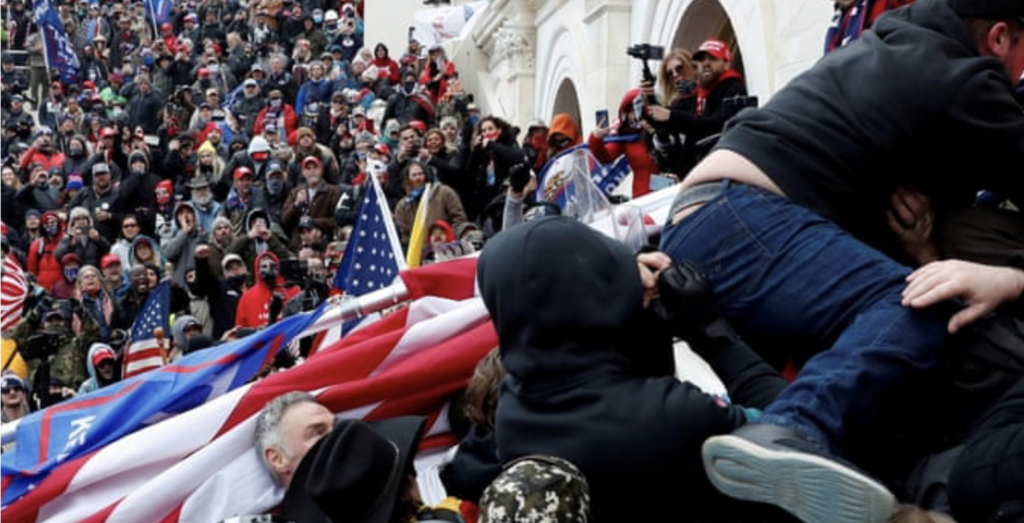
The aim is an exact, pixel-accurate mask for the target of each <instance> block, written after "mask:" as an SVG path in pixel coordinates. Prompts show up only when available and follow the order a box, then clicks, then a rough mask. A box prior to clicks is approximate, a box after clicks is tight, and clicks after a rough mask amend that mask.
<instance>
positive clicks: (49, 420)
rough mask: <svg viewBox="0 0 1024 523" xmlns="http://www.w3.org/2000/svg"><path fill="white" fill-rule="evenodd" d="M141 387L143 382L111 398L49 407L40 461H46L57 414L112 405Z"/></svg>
mask: <svg viewBox="0 0 1024 523" xmlns="http://www.w3.org/2000/svg"><path fill="white" fill-rule="evenodd" d="M139 385H142V382H141V381H136V382H135V383H130V384H128V385H126V386H125V387H124V388H123V389H121V390H120V391H118V393H117V394H112V395H110V396H99V397H95V398H88V399H83V400H81V401H75V402H71V403H58V404H56V405H53V406H51V407H48V408H47V409H45V410H44V411H43V421H42V427H40V429H39V434H40V436H41V437H40V438H39V461H40V462H42V461H46V449H47V448H49V446H50V423H52V422H53V417H54V416H55V415H57V414H60V413H62V412H67V411H74V410H78V409H83V408H89V407H94V406H96V405H103V404H104V403H110V402H111V401H114V400H116V399H118V398H120V397H121V396H124V395H126V394H130V393H131V392H132V391H133V390H135V389H137V388H138V387H139Z"/></svg>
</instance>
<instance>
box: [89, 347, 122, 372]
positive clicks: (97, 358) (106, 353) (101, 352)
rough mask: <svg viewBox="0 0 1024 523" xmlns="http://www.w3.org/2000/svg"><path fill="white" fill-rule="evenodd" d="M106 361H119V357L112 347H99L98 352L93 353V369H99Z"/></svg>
mask: <svg viewBox="0 0 1024 523" xmlns="http://www.w3.org/2000/svg"><path fill="white" fill-rule="evenodd" d="M106 360H117V356H115V355H114V351H113V350H111V349H110V347H97V348H96V350H94V351H92V366H93V367H99V366H100V363H103V362H104V361H106Z"/></svg>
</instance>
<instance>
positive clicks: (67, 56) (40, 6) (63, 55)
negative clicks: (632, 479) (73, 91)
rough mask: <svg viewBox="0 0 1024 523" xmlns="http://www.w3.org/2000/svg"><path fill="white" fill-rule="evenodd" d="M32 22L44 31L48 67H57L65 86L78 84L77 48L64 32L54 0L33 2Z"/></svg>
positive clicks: (35, 0) (36, 0) (34, 0)
mask: <svg viewBox="0 0 1024 523" xmlns="http://www.w3.org/2000/svg"><path fill="white" fill-rule="evenodd" d="M32 20H33V21H34V22H35V24H36V25H37V26H39V30H40V31H42V37H43V45H44V46H45V48H46V49H45V52H46V65H47V67H56V68H57V70H58V71H60V79H61V81H62V82H64V83H65V84H77V83H78V71H79V67H80V65H79V63H78V55H76V54H75V46H74V45H72V43H71V40H70V38H69V37H68V34H67V33H65V32H64V24H63V23H61V21H60V17H59V16H57V10H56V9H55V8H54V6H53V0H32Z"/></svg>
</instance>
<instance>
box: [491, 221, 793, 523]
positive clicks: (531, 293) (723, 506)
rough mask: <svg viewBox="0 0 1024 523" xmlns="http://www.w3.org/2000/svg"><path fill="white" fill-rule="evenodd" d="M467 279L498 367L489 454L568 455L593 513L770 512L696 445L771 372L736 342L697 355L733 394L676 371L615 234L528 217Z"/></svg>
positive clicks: (752, 402) (616, 517)
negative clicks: (707, 468) (742, 497)
mask: <svg viewBox="0 0 1024 523" xmlns="http://www.w3.org/2000/svg"><path fill="white" fill-rule="evenodd" d="M477 279H478V282H479V284H480V289H481V292H482V295H483V299H484V303H485V304H486V305H487V309H488V311H489V312H490V314H491V318H492V320H493V322H494V327H495V329H496V331H497V333H498V339H499V342H500V347H501V357H502V362H503V363H504V365H505V368H506V369H507V372H508V374H507V375H506V377H505V380H504V382H503V384H502V390H501V394H500V396H499V398H498V409H497V416H496V426H495V435H496V437H497V450H498V457H499V458H500V460H501V461H502V462H508V461H509V460H511V459H514V458H516V457H520V456H523V455H526V454H532V453H548V454H554V455H557V456H561V457H563V458H566V459H568V460H569V461H571V462H573V463H574V464H576V465H577V466H578V467H579V468H580V470H581V471H582V472H583V474H584V475H585V476H586V478H587V480H588V482H589V483H590V489H591V500H592V503H593V507H592V508H593V515H594V521H596V522H598V523H601V522H608V521H723V520H724V521H745V520H757V521H768V520H772V518H773V517H774V515H778V514H779V513H778V512H775V511H773V510H772V509H770V508H768V507H765V506H752V505H748V504H745V503H742V502H739V501H736V500H734V499H729V498H726V497H725V496H724V495H722V494H719V493H718V492H717V491H716V490H715V488H714V487H712V486H711V484H710V483H709V482H708V480H707V476H706V475H705V473H704V468H703V465H702V463H701V455H700V452H701V450H700V449H701V445H702V444H703V443H704V440H705V439H707V438H708V437H709V436H712V435H716V434H725V433H728V432H730V431H732V430H733V429H735V428H736V427H739V426H740V425H742V424H743V423H744V422H745V421H746V417H745V414H744V411H743V410H742V409H741V408H740V407H739V406H737V404H743V405H746V406H752V407H763V406H764V405H765V404H766V403H767V402H768V401H770V400H771V399H773V398H774V397H775V396H776V395H777V394H778V392H779V391H780V390H781V389H782V387H783V386H784V384H785V382H784V380H783V379H782V378H781V377H779V376H778V374H777V373H775V372H774V371H773V370H772V369H771V368H770V367H768V366H767V365H766V364H765V363H764V362H763V361H761V360H760V358H758V357H757V356H756V355H754V353H753V352H751V351H750V349H749V348H747V347H746V346H736V347H730V348H727V349H725V350H723V351H721V352H718V353H716V356H715V357H714V358H713V359H712V360H711V361H710V363H711V364H712V366H713V367H714V368H715V369H716V371H717V372H718V374H719V376H720V377H721V378H722V380H723V382H724V383H725V384H726V385H727V387H728V390H729V392H730V395H731V397H732V400H733V401H734V402H735V404H729V403H727V402H726V401H725V400H723V399H721V398H717V397H715V396H711V395H709V394H706V393H704V392H702V391H701V390H699V389H698V388H697V387H695V386H694V385H692V384H690V383H686V382H680V381H678V380H677V379H676V378H675V377H674V376H673V365H672V347H671V343H670V337H669V336H668V335H667V334H665V327H664V325H662V324H661V323H660V322H658V321H657V320H655V319H654V316H653V314H651V313H650V312H648V310H647V309H645V308H644V307H643V288H642V286H641V283H640V277H639V274H638V271H637V264H636V261H635V260H634V258H633V254H632V253H631V252H630V251H629V249H628V248H627V247H625V245H623V244H621V243H619V242H616V241H615V240H612V239H610V238H608V237H606V236H604V235H603V234H601V233H599V232H596V231H595V230H593V229H591V228H589V227H587V226H586V225H583V224H581V223H580V222H577V221H575V220H573V219H571V218H566V217H549V218H541V219H538V220H534V221H531V222H527V223H524V224H522V225H517V226H515V227H512V228H510V229H508V230H506V231H502V233H500V234H499V235H497V236H495V237H494V238H493V239H492V240H491V241H490V242H488V246H487V249H485V250H484V251H483V253H482V254H481V256H480V260H479V264H478V267H477ZM744 516H752V517H750V518H745V517H744Z"/></svg>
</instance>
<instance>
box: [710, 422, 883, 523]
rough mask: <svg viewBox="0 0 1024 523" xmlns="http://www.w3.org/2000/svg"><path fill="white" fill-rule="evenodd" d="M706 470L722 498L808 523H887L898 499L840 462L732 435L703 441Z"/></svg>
mask: <svg viewBox="0 0 1024 523" xmlns="http://www.w3.org/2000/svg"><path fill="white" fill-rule="evenodd" d="M703 457H704V470H705V472H707V475H708V479H710V480H711V483H712V484H714V485H715V487H716V488H718V490H720V491H721V492H722V493H724V494H727V495H729V496H731V497H734V498H738V499H744V500H748V501H758V502H761V503H768V504H771V505H776V506H778V507H781V508H783V509H785V510H787V511H789V512H790V513H791V514H793V515H794V516H796V517H797V518H799V519H800V520H801V521H804V522H806V523H885V522H886V521H888V520H889V517H890V516H891V515H892V513H893V510H895V508H896V498H895V497H894V496H893V495H892V493H890V492H889V490H888V489H886V488H885V486H883V485H881V484H880V483H878V482H876V481H874V480H872V479H871V478H869V477H867V476H865V475H863V474H861V473H859V472H857V471H855V470H852V469H850V468H848V467H846V466H843V465H842V464H840V463H837V462H835V461H832V460H829V459H826V458H823V457H819V456H815V455H813V454H807V453H803V452H798V451H792V452H788V451H782V450H773V449H768V448H765V447H762V446H760V445H757V444H754V443H751V442H750V441H748V440H746V439H743V438H740V437H737V436H732V435H725V436H714V437H711V438H708V440H707V441H705V442H704V447H703Z"/></svg>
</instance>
